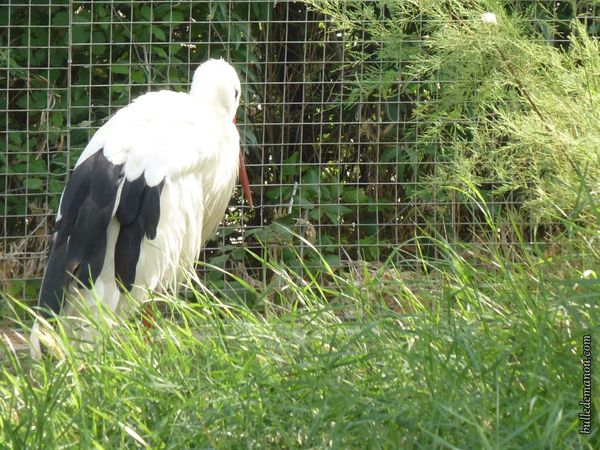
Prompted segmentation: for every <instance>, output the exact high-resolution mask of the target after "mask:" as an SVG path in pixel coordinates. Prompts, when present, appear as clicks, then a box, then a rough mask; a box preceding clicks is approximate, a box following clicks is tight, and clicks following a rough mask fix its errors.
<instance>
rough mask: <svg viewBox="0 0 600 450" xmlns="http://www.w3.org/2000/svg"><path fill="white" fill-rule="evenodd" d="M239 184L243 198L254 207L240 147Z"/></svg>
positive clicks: (234, 121)
mask: <svg viewBox="0 0 600 450" xmlns="http://www.w3.org/2000/svg"><path fill="white" fill-rule="evenodd" d="M233 123H237V119H236V118H235V117H234V118H233ZM240 184H241V185H242V191H243V192H244V198H245V199H246V202H248V206H250V208H254V203H253V202H252V192H251V191H250V180H249V179H248V172H246V165H245V164H244V151H243V150H242V149H241V148H240Z"/></svg>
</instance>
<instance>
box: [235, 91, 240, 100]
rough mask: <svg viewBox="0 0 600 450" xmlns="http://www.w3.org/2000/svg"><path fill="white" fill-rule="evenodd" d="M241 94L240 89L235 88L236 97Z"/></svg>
mask: <svg viewBox="0 0 600 450" xmlns="http://www.w3.org/2000/svg"><path fill="white" fill-rule="evenodd" d="M239 96H240V91H238V88H235V99H236V100H237V99H238V97H239Z"/></svg>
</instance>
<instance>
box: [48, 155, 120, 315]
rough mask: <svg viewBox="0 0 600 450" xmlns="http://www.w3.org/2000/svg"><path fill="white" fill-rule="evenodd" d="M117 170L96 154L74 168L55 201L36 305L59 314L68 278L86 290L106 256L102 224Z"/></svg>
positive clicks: (117, 180)
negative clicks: (56, 206)
mask: <svg viewBox="0 0 600 450" xmlns="http://www.w3.org/2000/svg"><path fill="white" fill-rule="evenodd" d="M122 172H123V165H122V164H112V163H111V162H110V161H108V159H106V157H105V156H104V154H103V151H102V149H101V150H99V151H98V152H96V153H95V154H93V155H91V156H89V157H88V158H87V159H86V160H85V161H84V162H82V163H81V164H80V165H79V166H77V167H76V168H75V170H74V171H73V174H72V175H71V177H70V179H69V182H68V183H67V186H66V187H65V191H64V193H63V196H62V200H61V207H60V215H61V218H60V220H58V221H57V223H56V227H55V232H54V235H53V239H52V242H51V247H50V253H49V256H48V263H47V264H46V271H45V273H44V279H43V281H42V287H41V290H40V297H39V302H38V305H39V306H40V307H42V308H48V309H50V310H52V311H54V312H55V313H59V312H60V309H61V307H62V302H63V294H64V289H65V287H66V285H67V284H68V282H69V274H72V275H73V276H74V277H75V278H77V279H78V280H79V282H80V283H82V284H83V285H85V286H87V287H90V286H91V283H93V282H94V281H95V280H96V278H97V277H98V275H99V274H100V272H101V271H102V264H103V262H104V256H105V254H106V238H107V229H108V224H109V223H110V220H111V217H112V212H113V210H114V205H115V201H116V197H117V192H118V188H119V184H120V183H121V180H122Z"/></svg>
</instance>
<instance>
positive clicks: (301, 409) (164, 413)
mask: <svg viewBox="0 0 600 450" xmlns="http://www.w3.org/2000/svg"><path fill="white" fill-rule="evenodd" d="M465 195H470V196H471V198H472V200H473V202H475V203H478V206H479V208H480V209H481V210H482V211H485V215H486V217H487V218H488V220H489V221H490V223H489V226H490V227H491V228H495V227H496V224H495V223H493V221H492V218H491V215H490V213H489V207H488V205H486V204H484V203H480V202H479V200H478V198H479V197H480V195H479V194H478V193H477V192H473V191H471V192H465ZM598 218H600V216H599V217H597V221H596V224H597V223H600V222H598ZM564 227H565V228H571V230H572V234H571V236H570V240H569V241H568V242H571V243H574V242H577V243H579V244H580V245H581V247H580V248H579V250H581V251H580V252H577V251H573V252H569V253H568V254H566V255H555V256H554V257H552V258H546V257H543V256H542V254H541V253H538V251H537V249H535V248H534V247H531V246H530V245H529V244H528V243H527V242H524V241H521V242H519V243H518V245H519V246H521V247H522V248H521V250H522V251H521V252H519V255H520V256H519V257H517V258H515V255H514V254H505V253H504V250H503V248H502V246H501V245H498V246H496V245H491V246H479V247H478V248H477V249H476V250H475V253H474V252H473V251H470V249H469V248H468V247H467V246H464V245H450V244H448V243H447V241H444V240H439V239H432V238H430V237H422V238H421V239H419V243H418V244H419V246H420V247H421V248H424V247H425V246H433V247H435V248H437V250H438V251H439V255H440V257H439V258H438V259H437V260H436V261H434V262H432V261H428V260H427V259H426V258H423V259H422V260H421V262H420V265H419V267H418V268H416V269H415V270H414V271H406V270H403V269H401V268H399V267H396V266H395V265H394V264H392V263H391V260H390V261H388V263H386V264H383V265H375V264H357V265H356V266H355V267H354V268H352V270H349V271H348V273H346V274H345V275H344V276H340V275H339V274H338V273H337V271H335V270H334V269H332V268H331V267H329V265H328V264H327V262H326V261H325V260H323V261H322V264H321V269H320V270H319V271H313V270H311V268H310V267H309V265H307V264H306V262H305V261H303V260H300V261H297V262H296V265H298V264H299V265H300V266H301V267H302V272H301V273H300V272H294V271H292V270H290V269H289V268H287V267H285V266H283V265H280V264H278V263H277V262H274V261H273V260H269V259H265V258H259V259H258V261H257V262H259V263H260V264H261V265H263V266H264V267H265V268H266V269H268V270H269V271H271V272H272V273H273V274H275V275H274V277H273V279H271V280H268V281H265V282H264V283H260V284H258V285H255V286H250V285H247V284H246V285H245V289H247V290H248V291H249V292H252V294H253V295H255V297H256V303H255V305H254V306H253V307H252V308H249V307H248V306H247V305H246V304H245V303H244V302H243V301H240V300H238V299H235V298H232V297H230V296H228V295H227V293H225V292H223V291H221V290H219V289H217V288H216V287H215V286H208V289H206V290H195V289H191V291H190V297H191V300H192V301H191V302H190V301H187V300H185V301H184V300H181V299H177V298H172V297H163V296H156V297H155V298H154V300H155V301H156V303H155V305H156V308H155V311H154V317H155V319H154V328H153V329H150V330H148V329H142V327H141V324H140V323H139V317H138V318H134V319H132V320H131V321H128V322H124V321H123V320H122V319H120V318H115V317H112V316H110V315H107V316H105V317H104V318H103V319H102V320H96V321H91V319H90V321H91V322H92V324H93V325H92V326H93V327H95V328H97V329H98V330H99V331H98V334H99V341H98V345H97V347H96V348H94V349H89V348H87V347H83V348H82V347H78V346H77V345H76V344H74V343H69V341H68V339H67V338H66V337H64V336H62V335H60V337H57V339H58V341H57V342H58V343H59V344H60V346H59V347H58V348H62V349H63V350H59V353H62V355H63V356H62V358H61V359H52V358H47V359H46V360H43V361H31V360H30V359H29V357H28V355H27V353H19V352H16V353H15V352H13V351H11V348H10V347H8V346H4V345H2V344H1V343H0V361H1V362H2V364H0V442H2V443H3V446H5V447H7V448H46V447H47V448H56V447H68V446H79V447H86V448H100V447H104V448H116V447H118V448H123V447H134V446H141V447H151V448H190V447H194V448H196V447H212V448H232V447H234V448H237V447H244V446H252V447H260V448H283V447H285V448H323V447H333V448H370V447H371V446H373V445H374V444H373V443H376V446H377V447H379V448H397V447H398V445H399V444H401V445H402V447H403V448H436V447H439V448H489V449H493V448H515V449H516V448H523V447H528V448H584V449H590V450H591V449H593V448H597V445H596V444H594V442H596V443H597V442H598V421H597V419H594V422H593V427H592V428H593V434H592V435H591V436H584V435H580V434H578V433H577V430H578V427H579V420H578V417H577V414H578V412H579V411H581V408H580V407H579V405H578V402H579V401H580V400H581V375H580V374H581V370H582V368H581V351H582V346H581V340H582V336H583V335H584V334H591V335H592V336H595V335H596V334H597V333H598V332H599V331H600V328H599V326H600V308H599V307H598V304H597V302H594V301H592V299H595V298H598V295H600V291H599V288H600V283H598V280H597V279H596V278H597V277H596V275H595V274H593V272H592V273H591V274H590V272H591V271H590V270H588V269H589V268H591V267H597V266H598V264H599V262H600V261H598V254H597V246H598V239H599V238H598V234H597V232H590V231H589V230H587V229H585V228H581V227H577V224H575V223H564ZM296 257H298V255H296ZM230 276H231V277H232V278H235V275H233V274H231V275H230ZM240 282H243V281H242V280H240ZM196 286H197V285H196ZM10 305H11V306H12V307H13V308H15V310H16V311H17V312H16V313H15V314H16V315H21V316H22V311H21V310H22V309H23V307H22V305H21V304H19V302H16V301H14V300H11V301H10ZM63 320H65V319H63ZM109 321H114V322H113V323H116V326H115V327H113V328H109V326H108V325H107V323H108V322H109ZM61 323H64V322H61ZM25 328H26V326H25ZM594 342H595V341H594ZM593 377H594V383H598V381H599V378H598V375H597V374H596V372H593ZM593 402H594V404H593V409H594V410H598V408H599V407H600V404H599V403H598V397H597V396H596V397H593Z"/></svg>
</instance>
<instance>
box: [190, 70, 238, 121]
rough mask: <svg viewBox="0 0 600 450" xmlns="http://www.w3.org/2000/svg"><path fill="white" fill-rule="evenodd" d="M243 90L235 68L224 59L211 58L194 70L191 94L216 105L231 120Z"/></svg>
mask: <svg viewBox="0 0 600 450" xmlns="http://www.w3.org/2000/svg"><path fill="white" fill-rule="evenodd" d="M241 92H242V90H241V87H240V79H239V78H238V75H237V73H236V71H235V69H234V68H233V67H231V65H230V64H228V63H227V62H225V61H224V60H222V59H209V60H208V61H206V62H204V63H202V64H201V65H200V66H199V67H198V68H197V69H196V72H194V78H193V80H192V88H191V90H190V94H191V95H193V96H194V97H196V98H198V99H199V100H201V101H202V102H206V103H208V104H212V105H214V107H215V109H216V110H218V111H222V112H223V114H224V115H225V116H226V117H227V119H229V120H234V117H235V112H236V110H237V108H238V105H239V103H240V95H241Z"/></svg>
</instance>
